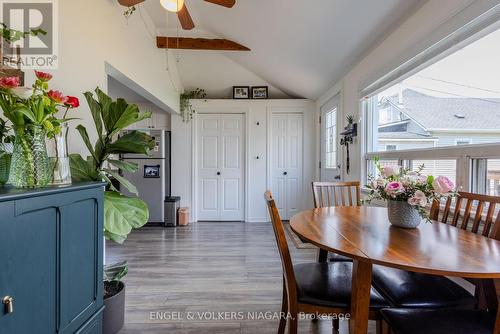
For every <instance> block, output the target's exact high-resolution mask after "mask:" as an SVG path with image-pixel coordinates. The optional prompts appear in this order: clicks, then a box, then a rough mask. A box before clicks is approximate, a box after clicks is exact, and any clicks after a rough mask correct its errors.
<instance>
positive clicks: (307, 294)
mask: <svg viewBox="0 0 500 334" xmlns="http://www.w3.org/2000/svg"><path fill="white" fill-rule="evenodd" d="M264 198H265V200H266V204H267V207H268V210H269V215H270V217H271V222H272V225H273V230H274V235H275V237H276V243H277V245H278V251H279V254H280V258H281V264H282V269H283V298H282V307H281V312H282V314H290V318H289V319H288V333H290V334H295V333H297V327H298V318H297V317H298V314H299V313H304V314H313V315H317V314H328V315H332V316H333V315H337V316H339V315H342V314H343V315H346V314H349V313H350V306H351V293H352V292H351V290H352V268H353V264H352V262H326V263H315V262H313V263H302V264H297V265H293V263H292V258H291V256H290V250H289V248H288V243H287V240H286V237H285V230H284V227H283V223H282V221H281V217H280V215H279V212H278V209H277V207H276V203H275V202H274V199H273V198H272V194H271V192H269V191H267V192H266V193H265V194H264ZM370 298H371V299H370V313H369V316H370V319H372V320H377V333H379V332H380V331H381V321H380V319H381V318H380V314H379V310H380V309H381V308H384V307H389V304H388V303H387V302H386V301H385V300H384V298H383V297H382V295H381V294H380V293H379V292H378V291H376V290H375V289H374V288H372V289H371V296H370ZM384 305H385V306H384ZM286 325H287V319H286V318H283V317H282V318H281V320H280V323H279V328H278V334H283V333H284V332H285V328H286ZM334 327H335V329H337V330H338V321H336V322H334Z"/></svg>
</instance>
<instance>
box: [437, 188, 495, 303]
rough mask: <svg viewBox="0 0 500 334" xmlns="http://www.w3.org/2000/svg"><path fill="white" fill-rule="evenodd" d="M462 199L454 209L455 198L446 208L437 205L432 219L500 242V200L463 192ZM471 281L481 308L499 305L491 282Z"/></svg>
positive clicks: (450, 200) (460, 197)
mask: <svg viewBox="0 0 500 334" xmlns="http://www.w3.org/2000/svg"><path fill="white" fill-rule="evenodd" d="M458 195H459V196H458V197H457V198H456V200H455V203H454V205H453V202H454V201H453V200H452V199H451V198H448V199H447V201H446V202H445V203H444V205H442V203H440V202H438V201H434V202H433V203H432V207H431V210H430V218H431V219H432V220H435V221H438V222H441V223H444V224H449V225H452V226H455V227H458V228H461V229H462V230H467V231H470V232H472V233H477V234H481V235H483V236H485V237H488V238H493V239H495V240H500V212H499V210H500V197H498V196H488V195H481V194H474V193H469V192H459V193H458ZM495 216H496V217H495ZM467 280H468V281H469V282H471V283H472V284H474V286H475V289H476V290H475V296H476V298H477V299H478V307H479V308H487V307H488V305H492V304H495V303H496V302H495V301H494V300H496V299H494V298H495V297H494V296H492V291H493V290H494V287H493V282H492V281H491V280H484V279H467ZM492 299H494V300H492Z"/></svg>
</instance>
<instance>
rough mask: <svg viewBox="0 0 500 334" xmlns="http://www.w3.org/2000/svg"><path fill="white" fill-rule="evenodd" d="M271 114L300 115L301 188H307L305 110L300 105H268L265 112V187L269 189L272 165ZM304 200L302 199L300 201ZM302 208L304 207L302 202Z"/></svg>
mask: <svg viewBox="0 0 500 334" xmlns="http://www.w3.org/2000/svg"><path fill="white" fill-rule="evenodd" d="M273 114H300V115H302V148H303V149H302V150H303V151H302V162H301V163H302V189H303V190H305V189H308V187H307V185H306V184H305V177H304V168H305V164H304V157H305V154H304V148H305V147H306V146H305V133H304V128H305V110H304V108H301V107H268V108H267V112H266V123H267V133H266V147H267V153H266V161H267V163H266V164H267V166H266V188H267V190H271V191H272V189H271V187H272V172H271V169H272V165H271V161H272V160H271V159H272V158H271V152H272V145H271V138H272V116H273ZM302 202H304V200H303V201H302ZM302 209H304V204H303V207H302Z"/></svg>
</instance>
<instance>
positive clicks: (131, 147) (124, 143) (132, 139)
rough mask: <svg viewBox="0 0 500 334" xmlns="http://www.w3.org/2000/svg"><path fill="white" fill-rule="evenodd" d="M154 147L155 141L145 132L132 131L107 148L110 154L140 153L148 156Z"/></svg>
mask: <svg viewBox="0 0 500 334" xmlns="http://www.w3.org/2000/svg"><path fill="white" fill-rule="evenodd" d="M153 147H154V140H153V138H151V137H150V136H148V135H147V134H145V133H144V132H140V131H130V132H128V133H127V134H125V135H124V136H121V137H120V138H118V139H117V140H116V141H115V142H114V143H111V144H109V145H108V147H107V148H106V153H108V154H120V153H140V154H148V153H149V151H150V150H151V149H152V148H153Z"/></svg>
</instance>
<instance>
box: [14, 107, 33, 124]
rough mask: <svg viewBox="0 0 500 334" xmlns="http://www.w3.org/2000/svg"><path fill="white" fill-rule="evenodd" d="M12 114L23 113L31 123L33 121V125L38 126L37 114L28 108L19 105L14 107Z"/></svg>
mask: <svg viewBox="0 0 500 334" xmlns="http://www.w3.org/2000/svg"><path fill="white" fill-rule="evenodd" d="M12 112H13V113H21V114H23V115H24V116H26V117H27V118H28V119H29V120H30V121H32V122H33V123H35V124H38V122H37V119H36V116H35V114H34V113H33V111H31V110H29V109H28V108H26V107H25V106H23V105H18V106H16V107H14V109H12Z"/></svg>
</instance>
